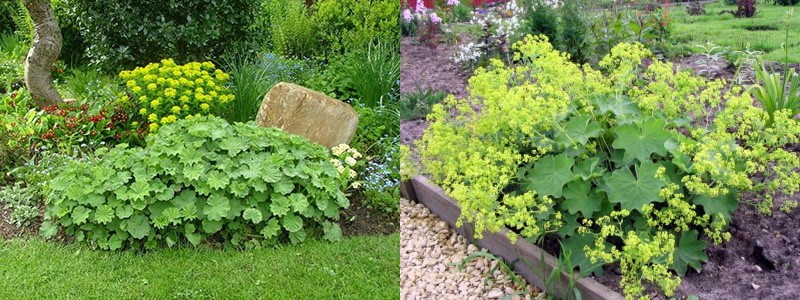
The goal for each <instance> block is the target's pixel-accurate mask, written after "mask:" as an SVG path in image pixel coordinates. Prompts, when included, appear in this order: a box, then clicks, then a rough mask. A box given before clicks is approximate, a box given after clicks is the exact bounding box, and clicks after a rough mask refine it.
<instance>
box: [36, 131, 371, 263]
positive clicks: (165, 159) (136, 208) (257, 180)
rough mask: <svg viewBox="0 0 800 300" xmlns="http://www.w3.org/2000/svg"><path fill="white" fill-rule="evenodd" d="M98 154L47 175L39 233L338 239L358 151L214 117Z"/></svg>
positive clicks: (239, 241)
mask: <svg viewBox="0 0 800 300" xmlns="http://www.w3.org/2000/svg"><path fill="white" fill-rule="evenodd" d="M345 151H346V153H344V152H345ZM97 155H98V156H97V158H95V159H92V160H90V161H87V162H84V161H80V162H73V163H71V164H69V165H67V166H66V167H65V168H64V169H63V172H61V173H60V174H59V175H58V176H56V177H55V178H53V179H52V180H51V181H50V182H48V184H47V189H48V191H49V195H48V196H47V197H46V199H45V205H46V209H45V214H44V219H45V222H44V224H43V225H42V229H41V233H42V235H43V236H45V237H51V236H54V235H55V234H56V233H57V232H58V228H63V229H64V230H65V232H66V234H68V235H72V236H74V237H75V239H76V240H77V241H79V242H85V243H88V244H89V245H91V246H93V247H97V248H100V249H110V250H115V249H126V248H133V249H141V248H146V249H152V248H156V247H160V246H162V245H166V246H170V247H171V246H174V245H176V244H181V243H183V244H186V243H188V244H191V245H194V246H197V245H200V244H202V243H204V242H205V241H211V242H222V243H223V244H224V245H225V246H233V247H247V248H252V247H258V246H262V245H272V244H275V243H276V242H280V241H286V240H288V241H290V242H292V243H300V242H303V241H304V240H305V239H306V238H307V236H320V237H322V238H323V239H326V240H330V241H336V240H338V239H339V238H340V237H341V229H340V228H339V225H338V224H337V223H336V220H338V218H339V212H340V210H341V209H343V208H346V207H348V206H349V205H350V202H349V200H348V199H347V197H346V195H345V194H344V192H343V190H345V189H347V188H348V187H349V186H350V185H351V182H352V180H353V179H354V178H355V177H356V176H357V174H355V172H354V171H353V170H352V168H353V167H354V166H355V165H356V164H357V163H358V162H357V161H356V158H357V157H360V154H358V152H357V151H355V150H349V149H345V150H342V151H341V152H337V153H335V156H332V155H331V152H330V151H329V150H328V149H326V148H325V147H322V146H320V145H316V144H313V143H311V142H309V141H308V140H306V139H304V138H302V137H300V136H296V135H291V134H288V133H285V132H283V131H281V130H279V129H276V128H264V127H260V126H258V125H256V124H255V123H254V122H252V121H251V122H248V123H234V124H229V123H227V122H226V121H225V120H223V119H220V118H217V117H196V118H192V119H183V120H179V121H176V122H175V123H171V124H169V125H166V126H164V127H162V128H161V129H160V130H159V131H158V132H157V133H156V134H152V135H150V136H148V138H147V146H146V147H144V148H128V147H127V146H126V145H124V144H122V145H118V146H117V147H115V148H113V149H110V150H105V149H101V150H98V151H97Z"/></svg>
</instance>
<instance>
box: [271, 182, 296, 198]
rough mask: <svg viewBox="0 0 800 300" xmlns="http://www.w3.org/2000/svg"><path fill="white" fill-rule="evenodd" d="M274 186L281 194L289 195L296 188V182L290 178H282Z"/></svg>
mask: <svg viewBox="0 0 800 300" xmlns="http://www.w3.org/2000/svg"><path fill="white" fill-rule="evenodd" d="M272 188H273V190H275V192H278V193H280V194H281V195H288V194H289V193H291V192H292V190H294V183H292V182H291V181H290V180H281V181H280V182H276V183H275V184H274V185H273V186H272Z"/></svg>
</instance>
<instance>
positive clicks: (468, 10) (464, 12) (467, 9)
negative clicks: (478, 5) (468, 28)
mask: <svg viewBox="0 0 800 300" xmlns="http://www.w3.org/2000/svg"><path fill="white" fill-rule="evenodd" d="M453 16H454V17H455V19H456V20H455V21H456V22H467V21H469V20H470V19H471V18H472V6H470V5H468V4H464V3H461V2H459V3H458V4H457V5H456V6H453Z"/></svg>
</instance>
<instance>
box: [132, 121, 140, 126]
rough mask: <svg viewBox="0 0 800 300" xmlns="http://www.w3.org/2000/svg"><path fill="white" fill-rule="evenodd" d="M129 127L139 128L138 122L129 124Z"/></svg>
mask: <svg viewBox="0 0 800 300" xmlns="http://www.w3.org/2000/svg"><path fill="white" fill-rule="evenodd" d="M131 126H133V127H139V122H136V121H133V122H131Z"/></svg>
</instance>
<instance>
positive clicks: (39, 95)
mask: <svg viewBox="0 0 800 300" xmlns="http://www.w3.org/2000/svg"><path fill="white" fill-rule="evenodd" d="M23 3H25V8H27V9H28V13H29V14H30V15H31V20H33V29H34V37H33V45H32V46H31V50H30V51H28V56H27V57H26V58H25V86H26V87H27V88H28V91H30V93H31V97H32V98H33V100H35V101H36V103H37V104H39V106H42V107H44V106H48V105H53V104H58V103H60V102H62V99H61V95H59V94H58V91H56V89H55V87H54V86H53V78H52V75H51V69H52V67H53V65H54V64H55V63H56V61H57V60H58V56H59V55H60V54H61V29H60V28H59V27H58V21H57V20H56V15H55V12H53V7H52V6H50V1H49V0H23Z"/></svg>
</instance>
